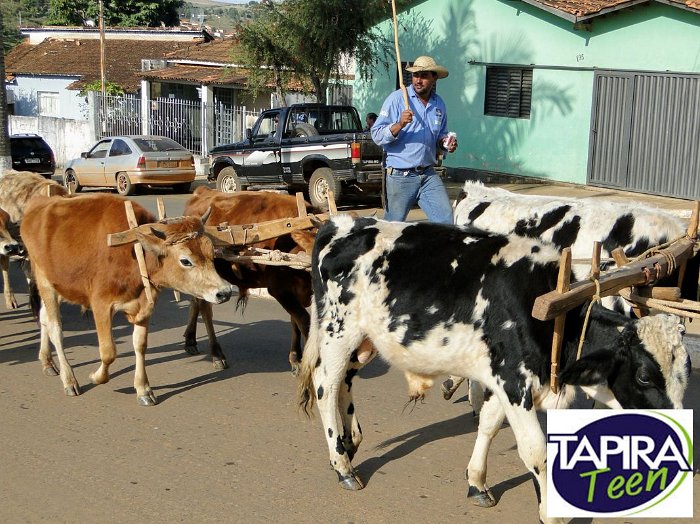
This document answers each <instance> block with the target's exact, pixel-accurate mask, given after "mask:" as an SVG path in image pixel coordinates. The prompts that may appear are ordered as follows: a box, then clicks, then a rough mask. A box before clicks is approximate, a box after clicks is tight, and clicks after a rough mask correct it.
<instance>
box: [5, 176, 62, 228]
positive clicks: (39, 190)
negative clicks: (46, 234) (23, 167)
mask: <svg viewBox="0 0 700 524" xmlns="http://www.w3.org/2000/svg"><path fill="white" fill-rule="evenodd" d="M67 194H68V190H67V189H66V188H65V187H63V186H62V185H60V184H59V183H58V182H54V181H53V180H47V179H46V178H44V177H43V176H41V175H39V174H37V173H32V172H30V171H6V172H5V174H4V175H3V176H2V177H1V178H0V208H2V209H4V210H5V211H7V213H8V214H9V215H10V220H11V221H12V222H14V223H16V224H19V223H20V222H21V221H22V217H23V216H24V210H25V208H26V207H27V204H28V203H29V201H30V200H31V199H32V197H33V196H34V195H45V196H53V195H67Z"/></svg>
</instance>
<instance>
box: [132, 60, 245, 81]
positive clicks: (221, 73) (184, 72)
mask: <svg viewBox="0 0 700 524" xmlns="http://www.w3.org/2000/svg"><path fill="white" fill-rule="evenodd" d="M139 76H141V77H142V78H147V79H149V80H159V81H163V82H167V81H172V80H179V81H185V82H194V83H197V84H221V85H237V86H245V85H246V84H247V83H248V72H247V71H245V70H242V69H238V68H230V67H218V66H198V65H186V64H175V65H171V66H169V67H166V68H164V69H157V70H155V71H146V72H143V73H140V75H139Z"/></svg>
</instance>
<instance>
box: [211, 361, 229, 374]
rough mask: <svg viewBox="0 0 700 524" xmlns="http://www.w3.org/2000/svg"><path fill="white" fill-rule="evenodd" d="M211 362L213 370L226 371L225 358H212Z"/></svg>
mask: <svg viewBox="0 0 700 524" xmlns="http://www.w3.org/2000/svg"><path fill="white" fill-rule="evenodd" d="M211 362H212V364H213V365H214V369H215V370H217V371H222V370H224V369H228V363H227V362H226V359H225V358H213V359H212V361H211Z"/></svg>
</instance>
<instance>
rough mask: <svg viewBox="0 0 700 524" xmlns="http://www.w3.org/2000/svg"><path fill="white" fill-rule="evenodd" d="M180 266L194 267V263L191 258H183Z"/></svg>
mask: <svg viewBox="0 0 700 524" xmlns="http://www.w3.org/2000/svg"><path fill="white" fill-rule="evenodd" d="M180 264H181V265H182V267H192V266H193V265H194V264H192V261H191V260H190V259H189V258H184V257H183V258H181V259H180Z"/></svg>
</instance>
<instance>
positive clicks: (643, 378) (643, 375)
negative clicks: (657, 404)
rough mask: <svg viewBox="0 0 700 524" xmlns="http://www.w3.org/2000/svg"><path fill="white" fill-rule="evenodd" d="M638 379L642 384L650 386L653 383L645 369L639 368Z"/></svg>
mask: <svg viewBox="0 0 700 524" xmlns="http://www.w3.org/2000/svg"><path fill="white" fill-rule="evenodd" d="M636 379H637V382H638V383H639V385H640V386H648V385H649V384H651V380H650V378H649V373H647V371H646V370H645V369H642V368H640V369H638V370H637V376H636Z"/></svg>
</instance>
